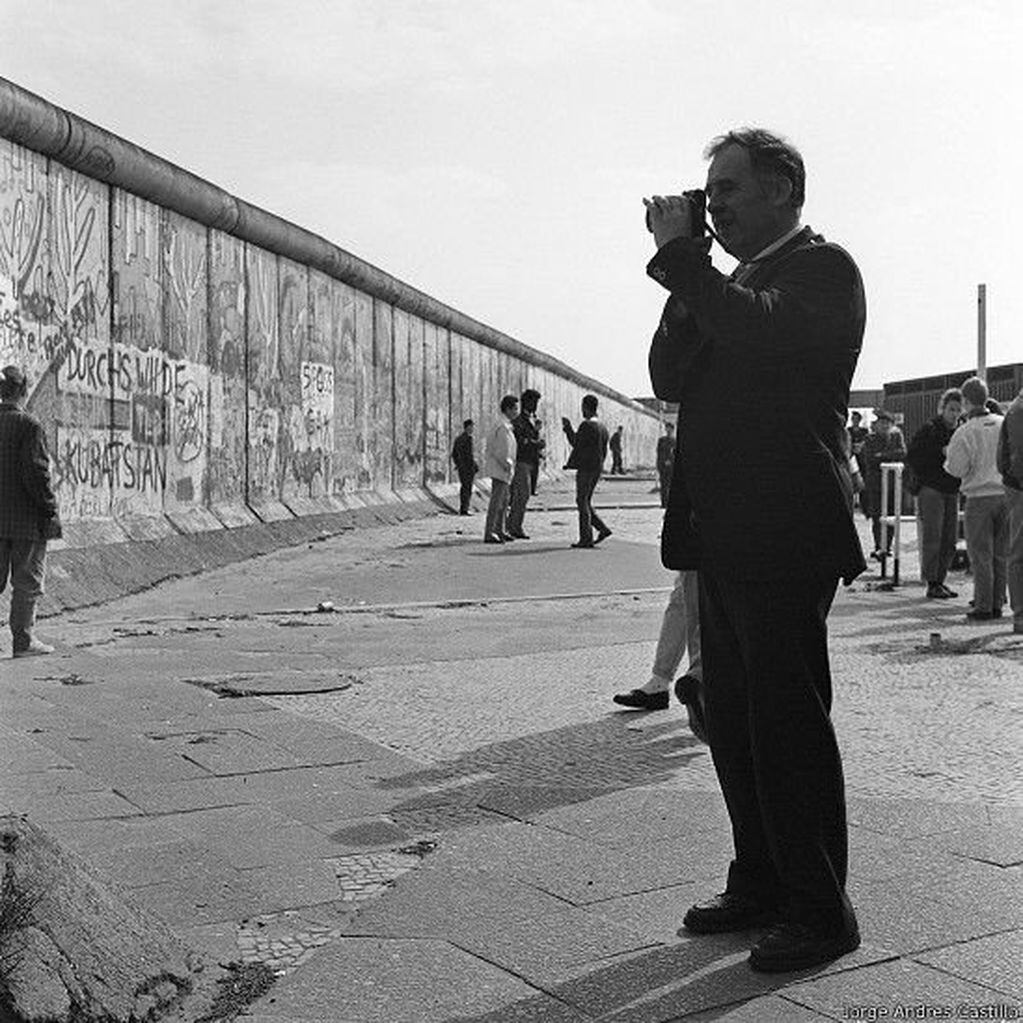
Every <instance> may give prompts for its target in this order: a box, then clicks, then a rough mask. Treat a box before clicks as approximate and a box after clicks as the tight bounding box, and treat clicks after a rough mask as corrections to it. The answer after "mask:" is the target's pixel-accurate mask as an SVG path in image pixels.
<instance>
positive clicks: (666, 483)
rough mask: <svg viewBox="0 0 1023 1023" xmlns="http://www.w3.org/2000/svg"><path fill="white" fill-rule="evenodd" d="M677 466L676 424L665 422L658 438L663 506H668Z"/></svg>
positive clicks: (660, 487)
mask: <svg viewBox="0 0 1023 1023" xmlns="http://www.w3.org/2000/svg"><path fill="white" fill-rule="evenodd" d="M674 467H675V424H674V423H665V424H664V434H663V435H662V436H660V437H658V438H657V480H658V483H657V489H658V490H659V491H660V493H661V507H662V508H667V507H668V493H669V491H670V490H671V473H672V470H673V469H674Z"/></svg>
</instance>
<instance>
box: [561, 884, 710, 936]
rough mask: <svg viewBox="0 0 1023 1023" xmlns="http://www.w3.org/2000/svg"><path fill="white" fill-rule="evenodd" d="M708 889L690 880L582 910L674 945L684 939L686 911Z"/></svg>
mask: <svg viewBox="0 0 1023 1023" xmlns="http://www.w3.org/2000/svg"><path fill="white" fill-rule="evenodd" d="M708 890H709V889H708V887H707V885H706V884H704V883H703V882H700V881H689V882H686V883H684V884H677V885H672V886H671V887H669V888H656V889H654V890H653V891H649V892H638V893H637V894H635V895H622V896H619V897H618V898H615V899H604V900H603V901H602V902H593V903H590V904H589V905H587V906H583V907H581V908H582V909H583V911H584V912H586V913H589V914H591V915H593V916H596V917H601V918H602V919H604V920H610V921H612V922H614V923H617V924H621V925H622V926H627V927H633V928H636V929H637V930H641V931H642V933H644V934H646V935H647V936H649V937H650V938H653V939H656V940H657V941H659V942H661V943H662V944H665V945H671V944H674V943H675V942H677V941H679V940H680V939H679V928H681V926H682V918H683V917H684V916H685V914H686V910H688V909H689V907H690V906H691V905H693V903H694V902H702V901H703V900H704V899H705V898H707V894H708Z"/></svg>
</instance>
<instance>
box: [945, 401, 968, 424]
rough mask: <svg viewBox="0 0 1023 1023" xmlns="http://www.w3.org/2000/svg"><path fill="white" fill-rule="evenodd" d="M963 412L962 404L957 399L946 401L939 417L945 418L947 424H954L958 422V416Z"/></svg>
mask: <svg viewBox="0 0 1023 1023" xmlns="http://www.w3.org/2000/svg"><path fill="white" fill-rule="evenodd" d="M962 414H963V406H962V403H961V402H958V401H947V402H945V404H944V406H943V407H942V410H941V418H942V419H944V420H945V423H946V425H947V426H955V424H956V423H958V422H959V417H960V416H961V415H962Z"/></svg>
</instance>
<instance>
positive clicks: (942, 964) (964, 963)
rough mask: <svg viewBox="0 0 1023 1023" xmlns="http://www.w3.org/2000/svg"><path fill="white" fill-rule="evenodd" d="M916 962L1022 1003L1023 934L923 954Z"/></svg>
mask: <svg viewBox="0 0 1023 1023" xmlns="http://www.w3.org/2000/svg"><path fill="white" fill-rule="evenodd" d="M913 958H914V959H915V960H916V961H917V962H920V963H924V964H925V965H927V966H933V967H935V968H936V969H939V970H942V971H944V972H945V973H951V974H953V975H954V976H956V977H961V978H962V979H963V980H968V981H970V982H972V983H974V984H983V985H986V986H987V987H990V988H993V989H994V990H996V991H999V992H1001V993H1003V994H1006V995H1010V996H1011V997H1012V998H1014V999H1017V1000H1019V1001H1023V932H1021V931H1018V930H1016V931H1008V932H1006V933H1004V934H994V935H992V936H991V937H989V938H977V939H975V940H974V941H965V942H963V943H962V944H960V945H953V946H951V947H950V948H943V949H937V950H935V951H933V952H921V953H919V954H918V955H915V956H914V957H913Z"/></svg>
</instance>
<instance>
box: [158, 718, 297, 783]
mask: <svg viewBox="0 0 1023 1023" xmlns="http://www.w3.org/2000/svg"><path fill="white" fill-rule="evenodd" d="M146 738H148V739H149V740H151V741H152V742H153V743H155V744H156V745H157V746H158V747H159V748H160V750H161V751H162V752H164V753H167V754H174V755H175V756H178V757H181V758H182V759H183V760H186V761H188V762H189V763H193V764H198V765H199V767H202V768H204V769H205V770H206V771H208V772H209V773H210V774H215V775H232V774H250V773H255V772H258V771H282V770H287V769H289V768H295V767H300V766H301V762H300V761H299V759H298V757H296V756H295V755H294V754H293V753H291V752H289V751H288V750H286V749H283V748H282V747H280V746H278V745H276V744H274V743H273V742H268V741H267V740H265V739H263V738H261V737H259V736H255V735H250V734H249V733H248V732H246V731H244V730H243V729H240V728H232V727H218V728H204V729H199V730H194V731H193V730H185V731H177V730H174V729H173V726H172V728H171V729H168V730H161V731H154V732H150V733H148V735H147V736H146Z"/></svg>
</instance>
